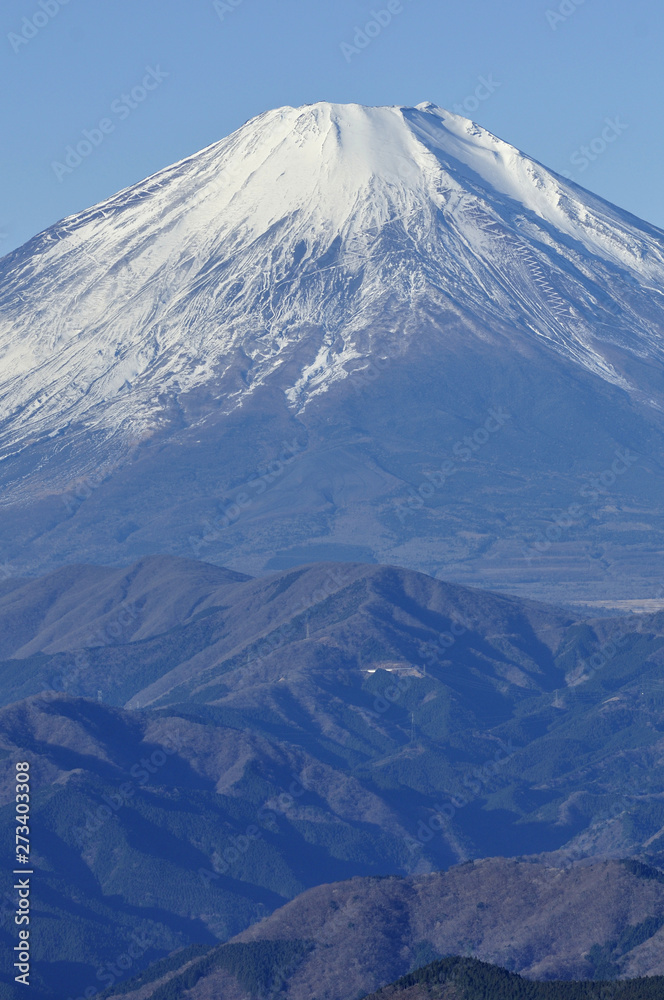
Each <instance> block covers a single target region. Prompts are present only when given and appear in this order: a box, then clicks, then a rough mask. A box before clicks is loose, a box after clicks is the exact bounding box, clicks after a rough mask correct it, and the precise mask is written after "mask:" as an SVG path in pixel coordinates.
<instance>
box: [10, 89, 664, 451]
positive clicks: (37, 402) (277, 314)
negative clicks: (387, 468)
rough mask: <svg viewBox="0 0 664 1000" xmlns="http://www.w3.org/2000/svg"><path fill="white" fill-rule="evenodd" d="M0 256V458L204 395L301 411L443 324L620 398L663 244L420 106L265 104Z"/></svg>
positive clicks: (654, 303)
mask: <svg viewBox="0 0 664 1000" xmlns="http://www.w3.org/2000/svg"><path fill="white" fill-rule="evenodd" d="M0 268H1V269H2V278H3V282H2V292H1V293H0V383H1V388H0V394H1V398H2V404H1V409H0V421H1V423H0V429H1V433H0V445H1V446H2V449H3V453H4V454H8V453H13V452H15V451H16V450H17V449H20V448H21V447H22V443H25V442H27V441H29V440H34V439H35V438H39V437H42V436H46V435H53V434H57V433H58V432H59V431H60V430H61V429H62V428H63V427H64V426H68V425H71V424H77V425H80V426H81V427H86V428H88V430H89V429H91V428H95V429H97V430H100V431H102V432H103V434H105V435H112V434H116V433H118V432H120V434H121V435H124V436H130V437H132V438H134V439H135V438H136V437H137V436H139V437H140V436H143V435H145V434H150V433H152V432H153V431H154V430H155V429H156V428H157V427H159V426H160V425H161V423H162V421H163V419H164V418H163V414H164V400H165V399H169V400H172V399H173V398H174V397H180V396H183V395H184V396H186V394H187V393H190V392H192V391H196V390H198V389H200V387H201V386H203V385H206V386H209V387H210V391H211V392H212V394H213V395H214V396H215V397H216V398H217V400H218V401H219V402H220V403H221V405H222V408H224V409H227V410H231V409H233V408H236V407H237V406H239V405H242V403H243V400H245V399H246V398H247V396H248V395H250V394H251V393H252V392H254V391H255V389H256V387H257V386H258V385H261V384H265V383H266V382H268V381H269V382H270V383H271V384H274V385H276V386H278V387H279V388H280V389H281V391H283V392H284V393H285V394H286V397H287V398H288V400H289V401H290V405H291V406H292V407H294V408H296V409H301V408H302V407H304V406H306V405H307V402H308V400H310V399H311V398H312V397H313V396H315V395H316V394H318V393H320V392H323V391H326V390H327V389H329V387H330V386H331V385H332V384H333V383H334V382H335V381H338V380H341V379H345V378H347V377H348V374H349V372H351V371H353V370H356V369H358V368H360V369H361V368H362V367H363V366H366V365H367V364H368V362H369V359H370V358H371V357H372V356H380V357H383V356H385V355H386V354H387V353H391V354H394V353H395V352H397V353H398V352H399V350H401V349H402V348H403V346H404V345H405V344H406V343H407V342H408V341H409V340H410V339H412V338H414V337H417V336H421V335H422V330H423V329H424V328H425V327H426V328H427V329H428V330H430V329H431V327H432V317H434V316H435V315H436V314H438V316H439V317H440V322H439V323H438V327H439V330H438V334H437V335H438V336H440V337H443V338H444V336H445V323H444V321H443V316H444V315H445V314H446V313H449V314H453V315H454V316H455V317H457V318H459V319H460V320H462V319H463V318H464V317H465V320H466V321H467V325H468V329H469V331H470V330H471V329H473V328H477V327H480V326H481V327H482V328H483V329H484V330H485V331H486V330H491V331H493V332H494V334H498V333H500V334H501V335H502V334H505V335H511V336H514V337H518V336H524V337H531V338H532V337H535V338H537V339H539V340H542V341H544V342H546V343H548V344H549V345H550V346H551V348H552V349H553V350H555V351H557V352H559V353H562V354H563V355H565V356H567V357H569V358H570V359H571V360H573V361H574V363H575V364H579V365H582V366H583V367H585V368H586V369H588V370H590V371H593V372H595V373H597V374H598V375H600V376H601V377H602V378H604V379H607V380H608V381H611V382H614V383H616V384H619V385H621V386H623V387H624V388H626V389H628V390H632V389H633V390H634V391H636V387H634V386H633V385H632V383H631V381H630V377H629V374H628V373H627V371H626V370H625V367H624V366H621V365H620V364H619V363H618V355H619V353H620V351H627V352H628V353H629V354H630V355H633V356H635V357H643V356H644V355H645V354H648V355H649V356H655V357H657V358H661V356H662V339H661V292H660V291H659V289H661V288H662V287H663V286H664V241H663V238H662V234H661V233H660V232H659V231H657V230H655V229H653V228H652V227H649V226H647V225H646V224H643V223H640V222H639V221H638V220H636V219H634V218H633V217H631V216H629V215H628V214H626V213H623V212H621V211H620V210H618V209H616V208H614V207H613V206H611V205H608V204H607V203H605V202H603V201H602V200H601V199H599V198H596V197H594V196H592V195H591V194H589V193H588V192H586V191H584V190H583V189H581V188H579V187H577V186H576V185H574V184H572V183H570V182H568V181H565V180H564V179H563V178H561V177H559V176H558V175H556V174H554V173H552V172H550V171H548V170H546V168H544V167H543V166H541V165H540V164H539V163H537V162H536V161H534V160H533V159H531V158H530V157H528V156H526V155H524V154H523V153H521V152H519V151H518V150H517V149H515V148H514V147H513V146H510V145H509V144H508V143H506V142H504V141H502V140H501V139H498V138H496V137H495V136H494V135H492V134H491V133H489V132H487V131H486V130H485V129H483V128H481V127H480V126H479V125H477V124H475V123H473V122H471V121H469V120H467V119H465V118H462V117H460V116H458V115H456V114H453V113H451V112H449V111H446V110H444V109H442V108H439V107H437V106H435V105H433V104H431V103H424V104H420V105H418V106H417V107H415V108H407V107H376V108H368V107H363V106H360V105H357V104H350V105H338V104H328V103H318V104H312V105H308V106H305V107H302V108H290V107H285V108H279V109H277V110H274V111H269V112H266V113H265V114H262V115H259V116H258V117H257V118H255V119H253V120H252V121H250V122H248V123H247V124H245V125H244V126H243V127H242V128H240V129H239V130H238V131H236V132H234V133H233V134H232V135H230V136H229V137H228V138H226V139H223V140H221V141H220V142H217V143H215V144H213V145H211V146H209V147H207V148H206V149H204V150H202V151H201V152H199V153H197V154H195V155H193V156H191V157H188V158H187V159H185V160H182V161H181V162H179V163H176V164H174V165H173V166H171V167H168V168H166V169H165V170H162V171H160V172H159V173H157V174H155V175H154V176H152V177H149V178H148V179H147V180H145V181H142V182H141V183H139V184H136V185H134V186H133V187H131V188H128V189H126V190H125V191H122V192H120V193H119V194H117V195H115V196H114V197H113V198H110V199H108V200H107V201H105V202H103V203H101V204H99V205H97V206H95V207H94V208H92V209H90V210H88V211H86V212H82V213H80V214H79V215H76V216H72V217H70V218H67V219H64V220H63V221H62V222H61V223H58V224H57V225H55V226H53V227H51V228H50V229H48V230H46V231H45V232H44V233H42V234H40V235H39V236H37V237H35V238H34V239H33V240H31V241H30V242H29V243H27V244H26V245H25V246H24V247H22V248H20V249H19V250H17V251H15V252H14V253H12V254H10V255H8V256H7V257H5V258H4V259H3V260H2V262H1V263H0ZM636 285H641V286H643V287H644V288H647V289H648V290H649V297H646V296H642V297H639V296H635V295H634V291H633V290H634V287H635V286H636ZM433 325H434V326H436V322H435V321H433ZM510 331H511V333H510ZM428 335H431V334H430V333H429V334H428ZM469 335H470V332H469ZM485 335H486V334H485Z"/></svg>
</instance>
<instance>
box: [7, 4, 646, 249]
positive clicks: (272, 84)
mask: <svg viewBox="0 0 664 1000" xmlns="http://www.w3.org/2000/svg"><path fill="white" fill-rule="evenodd" d="M374 13H375V14H376V15H377V17H375V16H374ZM371 22H373V23H371ZM381 22H382V23H381ZM367 25H369V26H368V27H366V26H367ZM365 27H366V31H365ZM358 28H359V31H360V33H359V34H357V29H358ZM372 36H373V37H372ZM663 39H664V4H662V3H661V0H660V2H656V0H630V2H627V0H582V2H580V0H550V2H549V0H542V2H540V0H503V2H498V0H376V2H375V3H374V2H370V0H369V2H364V0H216V6H215V3H214V2H213V0H67V2H66V3H65V2H63V0H13V2H12V3H11V4H5V5H3V7H2V11H1V12H0V45H2V52H3V54H2V59H1V60H0V84H1V85H2V92H3V95H4V99H3V102H2V110H1V111H0V115H1V116H2V121H1V124H2V133H1V134H2V161H1V162H2V182H3V183H2V189H1V190H2V195H1V197H0V233H1V234H2V238H1V241H0V253H6V252H7V251H8V250H10V249H12V248H13V247H14V246H18V245H20V244H21V243H23V242H24V241H25V240H26V239H28V238H29V237H30V236H31V235H33V234H34V233H36V232H39V231H40V230H42V229H44V228H46V227H47V226H49V225H50V224H52V223H53V222H55V221H57V220H58V219H60V218H62V217H63V216H65V215H68V214H71V213H73V212H76V211H79V210H81V209H84V208H86V207H88V206H89V205H92V204H94V203H95V202H97V201H100V200H102V199H103V198H105V197H108V196H109V195H111V194H113V193H114V192H115V191H118V190H120V189H121V188H123V187H125V186H127V185H128V184H131V183H133V182H135V181H138V180H140V179H142V178H143V177H145V176H147V175H148V174H150V173H154V172H155V171H156V170H159V169H160V168H161V167H164V166H167V165H168V164H169V163H172V162H173V161H175V160H177V159H180V158H181V157H183V156H186V155H188V154H190V153H192V152H194V151H196V150H197V149H200V148H202V147H203V146H206V145H208V144H209V143H211V142H214V141H216V140H217V139H220V138H221V137H223V136H224V135H226V134H228V133H229V132H231V131H233V129H235V128H237V127H238V126H240V125H241V124H242V123H243V122H245V121H246V120H247V119H248V118H251V117H252V116H253V115H255V114H258V113H260V112H261V111H264V110H265V109H266V108H269V107H276V106H279V105H283V104H292V105H300V104H305V103H309V102H313V101H318V100H331V101H339V102H352V101H353V102H359V103H363V104H410V105H412V104H417V103H419V102H420V101H424V100H430V101H434V102H435V103H437V104H439V105H441V106H443V107H448V108H454V107H455V105H456V106H459V107H461V108H465V112H464V113H467V114H468V116H469V117H472V118H474V119H475V120H476V121H478V122H479V123H480V124H482V125H484V126H485V127H486V128H488V129H490V130H491V131H492V132H495V133H496V134H497V135H499V136H500V137H501V138H503V139H506V140H507V141H509V142H511V143H513V144H514V145H516V146H518V147H519V148H520V149H522V150H524V151H525V152H527V153H529V154H530V155H532V156H534V157H535V158H536V159H538V160H540V161H542V162H543V163H545V164H546V165H547V166H550V167H552V168H554V169H556V170H559V171H561V172H568V173H569V175H570V176H571V177H572V178H573V179H574V180H576V181H577V182H578V183H580V184H583V185H584V186H585V187H588V188H590V189H591V190H593V191H596V192H597V193H598V194H601V195H602V196H603V197H605V198H608V199H609V200H611V201H613V202H615V203H617V204H619V205H620V206H622V207H623V208H626V209H629V210H630V211H632V212H634V213H635V214H636V215H639V216H641V217H642V218H645V219H647V220H648V221H650V222H652V223H654V224H656V225H659V226H661V227H663V228H664V194H663V193H662V180H661V178H662V165H661V164H662V158H663V154H664V142H663V138H662V137H663V135H664V101H662V96H661V95H662V92H663V87H662V84H663V79H662V77H663V74H664V71H663V69H662V65H663V60H662V41H663ZM353 50H355V51H353ZM132 93H133V97H132ZM123 95H127V96H128V100H127V98H126V97H124V96H123ZM457 109H458V108H457ZM607 121H610V122H611V125H608V124H607ZM100 122H105V125H104V128H103V129H99V123H100ZM85 130H87V132H88V137H87V138H86V136H85ZM603 136H604V137H605V138H603ZM608 136H612V138H611V139H610V141H607V139H606V137H608ZM82 141H83V142H84V143H85V142H88V143H89V144H90V152H89V155H86V156H84V157H82V158H81V161H80V163H77V162H76V160H75V159H73V160H72V158H71V156H70V160H69V163H70V166H67V163H66V162H65V157H66V151H67V147H68V146H74V147H75V146H76V145H77V144H78V143H80V142H82ZM584 147H585V151H583V148H584ZM87 148H88V147H87V146H85V145H84V146H83V149H84V150H87ZM58 164H63V165H64V167H65V168H66V169H63V167H58Z"/></svg>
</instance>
